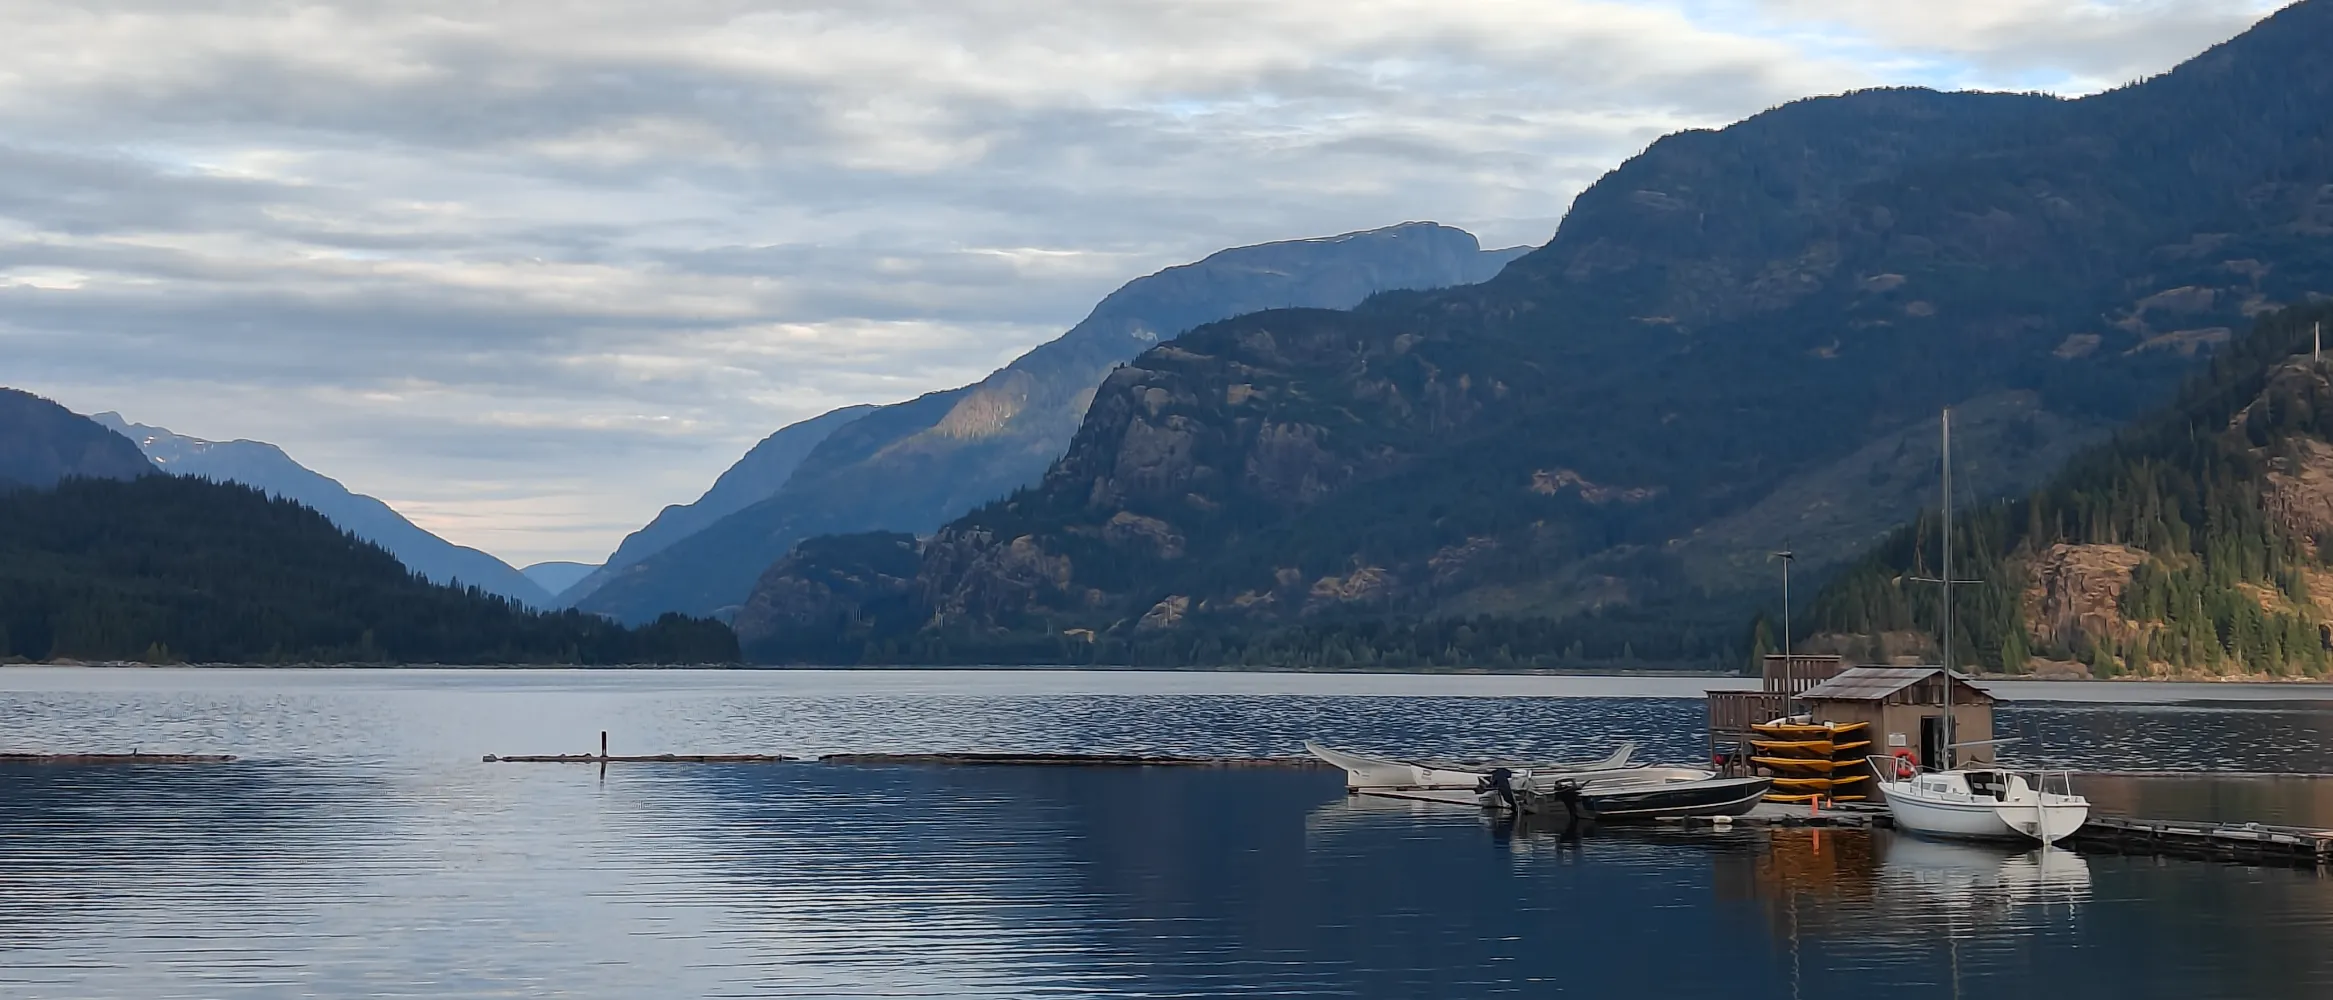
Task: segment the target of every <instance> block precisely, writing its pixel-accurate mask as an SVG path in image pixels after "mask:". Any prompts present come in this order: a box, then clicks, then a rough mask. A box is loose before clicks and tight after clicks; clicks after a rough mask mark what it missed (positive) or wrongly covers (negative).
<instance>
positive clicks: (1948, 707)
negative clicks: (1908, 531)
mask: <svg viewBox="0 0 2333 1000" xmlns="http://www.w3.org/2000/svg"><path fill="white" fill-rule="evenodd" d="M1957 579H1959V578H1958V577H1955V576H1953V575H1952V407H1949V406H1947V407H1945V408H1944V769H1945V770H1947V771H1949V770H1952V744H1953V741H1954V739H1955V734H1954V732H1953V730H1954V729H1955V728H1956V727H1955V726H1954V725H1953V723H1954V721H1956V720H1954V719H1953V717H1952V716H1953V711H1952V586H1953V581H1955V580H1957Z"/></svg>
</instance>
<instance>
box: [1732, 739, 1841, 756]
mask: <svg viewBox="0 0 2333 1000" xmlns="http://www.w3.org/2000/svg"><path fill="white" fill-rule="evenodd" d="M1750 745H1751V746H1753V747H1756V748H1758V750H1759V751H1760V752H1762V753H1770V754H1781V755H1782V756H1785V757H1828V756H1830V755H1831V741H1830V740H1751V741H1750Z"/></svg>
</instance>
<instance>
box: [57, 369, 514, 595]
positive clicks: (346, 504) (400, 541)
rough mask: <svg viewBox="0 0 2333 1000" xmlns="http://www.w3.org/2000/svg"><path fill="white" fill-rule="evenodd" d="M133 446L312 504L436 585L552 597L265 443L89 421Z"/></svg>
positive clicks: (100, 417)
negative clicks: (215, 439) (121, 437)
mask: <svg viewBox="0 0 2333 1000" xmlns="http://www.w3.org/2000/svg"><path fill="white" fill-rule="evenodd" d="M90 419H91V420H94V421H96V422H97V423H98V424H100V425H103V426H104V427H106V428H107V429H109V430H111V431H113V432H114V433H116V434H120V435H122V436H123V437H126V438H129V439H130V441H131V442H132V443H134V444H136V445H137V446H138V450H140V451H142V452H144V453H145V455H146V457H147V458H148V459H150V460H152V461H153V463H154V465H155V466H156V467H158V468H160V469H161V470H162V471H164V472H167V473H170V474H171V475H176V476H195V477H198V478H202V479H212V480H217V481H219V482H228V483H242V484H243V485H245V486H251V487H256V488H257V489H259V490H261V491H263V492H265V493H267V494H268V495H270V496H278V497H283V498H284V499H287V500H291V501H294V502H297V503H301V504H304V505H306V506H308V507H311V508H314V509H315V510H316V512H317V513H320V514H322V515H324V516H325V517H326V518H327V519H329V520H330V521H331V522H332V523H333V524H336V525H339V526H340V527H341V529H342V530H344V531H349V532H353V533H354V534H355V535H356V536H357V537H358V538H362V539H364V540H366V541H368V542H372V543H374V544H377V545H379V546H380V547H382V548H384V549H387V550H389V554H390V555H393V556H396V557H397V559H398V561H399V562H402V563H404V564H405V568H407V569H410V570H412V571H414V572H416V573H419V574H421V575H422V576H424V577H427V578H429V579H430V580H433V581H435V582H438V583H444V584H452V585H458V586H470V587H481V588H484V589H485V590H486V591H487V592H489V593H494V594H500V595H502V596H504V597H508V598H510V599H511V600H514V601H519V602H521V603H523V604H526V605H528V606H530V607H537V608H541V607H549V606H550V604H551V594H550V592H549V591H547V590H544V589H543V588H542V587H541V586H540V585H538V584H536V583H535V582H534V581H532V580H529V579H527V578H526V577H525V576H524V575H522V574H520V573H519V571H518V570H516V569H513V568H511V566H510V564H509V563H506V562H503V561H502V560H500V559H497V558H495V557H494V556H492V555H490V554H488V553H485V552H481V551H479V550H477V549H473V548H470V547H469V546H466V545H455V544H454V543H452V542H449V541H446V540H445V539H443V538H439V537H438V536H436V535H434V534H431V533H430V532H428V531H426V530H424V529H423V528H422V527H421V526H420V525H417V524H414V523H413V522H411V521H408V520H406V519H405V515H403V514H399V513H397V511H396V510H395V509H393V508H391V507H390V506H389V505H388V504H385V503H382V502H381V501H380V500H378V499H376V498H373V497H370V496H366V495H364V494H362V493H357V492H354V491H351V490H350V489H349V488H348V487H346V486H342V485H341V484H340V481H339V480H337V479H333V478H331V477H330V476H326V475H324V474H322V473H320V472H316V471H314V470H312V469H309V468H308V467H307V466H304V465H301V464H300V463H298V462H296V461H293V460H292V457H291V456H290V455H287V454H285V453H284V450H283V449H281V448H278V447H276V446H275V445H272V444H268V443H267V442H265V441H242V440H238V441H206V440H204V439H202V438H198V437H189V436H187V435H184V434H175V433H172V432H171V431H170V430H169V429H168V428H163V427H152V426H148V425H146V424H133V423H130V422H129V421H127V420H125V419H123V418H122V416H121V414H118V413H100V414H97V415H96V416H93V417H91V418H90Z"/></svg>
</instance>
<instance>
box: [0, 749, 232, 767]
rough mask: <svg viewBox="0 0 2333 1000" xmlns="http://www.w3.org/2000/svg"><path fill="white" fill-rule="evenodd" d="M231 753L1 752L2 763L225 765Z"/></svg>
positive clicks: (229, 759)
mask: <svg viewBox="0 0 2333 1000" xmlns="http://www.w3.org/2000/svg"><path fill="white" fill-rule="evenodd" d="M234 759H235V755H234V754H229V753H142V752H132V753H0V764H224V763H227V762H228V761H231V760H234Z"/></svg>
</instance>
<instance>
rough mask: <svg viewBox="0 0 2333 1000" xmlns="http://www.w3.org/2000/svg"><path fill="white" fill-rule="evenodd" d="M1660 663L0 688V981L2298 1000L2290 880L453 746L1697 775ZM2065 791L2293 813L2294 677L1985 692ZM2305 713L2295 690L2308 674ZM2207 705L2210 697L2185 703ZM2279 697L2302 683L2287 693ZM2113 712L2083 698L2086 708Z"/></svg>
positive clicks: (2299, 730) (1217, 793) (1207, 789)
mask: <svg viewBox="0 0 2333 1000" xmlns="http://www.w3.org/2000/svg"><path fill="white" fill-rule="evenodd" d="M1707 684H1708V682H1706V681H1703V680H1699V679H1676V678H1550V677H1527V678H1492V677H1456V678H1452V677H1401V676H1364V677H1339V676H1323V675H1254V674H1178V675H1157V674H1140V673H1110V672H1092V673H1062V672H1035V671H1010V672H1004V671H1000V672H963V671H931V672H917V671H897V672H824V671H821V672H771V673H745V672H738V673H695V672H687V673H684V672H659V671H609V672H571V671H539V672H538V671H345V672H344V671H313V672H310V671H302V672H274V671H193V670H65V669H48V668H26V669H0V750H16V749H22V750H44V751H59V750H107V751H115V750H120V751H126V750H131V749H143V750H147V751H156V750H170V751H190V752H231V753H235V754H239V755H241V756H242V757H243V758H244V759H243V760H241V761H238V762H236V763H233V764H227V765H204V766H192V765H190V766H91V767H71V766H19V767H0V997H10V998H14V997H40V998H51V997H54V998H76V1000H78V998H161V997H606V998H629V997H730V996H785V997H794V996H802V997H807V996H818V997H835V996H945V997H956V996H962V997H1170V996H1223V995H1233V994H1236V995H1242V996H1356V997H1474V996H1508V995H1526V996H1540V995H1580V996H1611V995H1627V996H1640V995H1641V996H1688V997H1690V996H1728V997H1735V996H1738V997H1747V998H1763V997H1813V996H1827V997H1857V996H1874V997H1876V996H1882V995H1885V996H1891V997H1956V996H1980V997H1981V996H2003V995H2064V996H2076V997H2080V996H2106V995H2114V996H2167V997H2169V996H2177V997H2201V996H2210V997H2247V996H2259V997H2314V996H2323V995H2326V994H2327V993H2328V992H2329V991H2333V948H2328V947H2326V946H2327V945H2333V881H2328V880H2327V879H2326V878H2324V877H2323V876H2321V875H2319V874H2317V873H2312V872H2305V871H2288V870H2282V869H2255V868H2246V867H2242V866H2235V865H2224V864H2209V863H2194V862H2182V861H2165V860H2157V859H2131V858H2115V857H2104V856H2090V857H2081V856H2075V855H2072V854H2067V853H2063V852H2050V853H2048V854H2042V853H2038V852H2033V853H2019V852H2011V851H2004V850H1987V849H1977V848H1968V847H1954V846H1947V845H1940V844H1933V843H1925V842H1919V841H1913V840H1908V839H1900V838H1893V837H1890V836H1887V835H1885V834H1860V833H1850V832H1844V831H1805V830H1796V831H1792V830H1776V831H1770V832H1769V831H1747V830H1745V831H1741V832H1737V833H1729V834H1710V833H1686V832H1683V831H1660V830H1643V831H1604V832H1598V833H1595V834H1591V835H1590V836H1588V837H1585V838H1579V839H1576V840H1567V839H1565V838H1564V837H1563V836H1561V835H1560V833H1559V832H1557V831H1554V830H1542V829H1533V828H1530V827H1522V828H1517V827H1515V826H1513V825H1512V824H1502V823H1498V822H1494V821H1492V820H1489V819H1486V818H1485V817H1483V816H1481V815H1479V814H1477V813H1474V812H1472V811H1468V810H1456V809H1445V808H1438V807H1428V806H1418V807H1415V808H1413V807H1411V806H1409V805H1406V804H1396V803H1382V802H1376V801H1374V800H1366V799H1348V798H1347V797H1346V796H1345V795H1344V794H1343V792H1342V789H1341V786H1340V782H1339V780H1338V776H1337V775H1336V774H1335V773H1334V772H1323V771H1312V770H1298V769H1285V768H1260V769H1222V770H1216V769H1141V770H1137V769H1101V768H1095V769H1084V768H1009V767H988V768H946V767H907V766H897V767H865V766H836V765H818V764H769V765H723V766H715V765H629V766H625V765H618V766H613V767H609V768H607V769H606V771H605V774H604V775H603V774H602V773H601V771H600V769H599V768H596V767H588V766H573V765H548V764H486V763H481V762H480V759H479V758H480V756H481V755H483V754H488V753H495V754H510V753H555V752H582V751H586V750H589V749H593V748H594V747H595V744H596V741H597V734H598V733H599V732H600V731H601V730H608V731H610V732H611V734H612V739H613V741H614V749H615V750H616V752H618V753H656V752H666V751H675V752H686V751H704V752H745V751H758V752H777V753H789V754H797V755H805V756H807V755H815V754H819V753H830V752H841V751H940V750H1028V751H1141V752H1188V753H1208V754H1288V753H1295V752H1297V751H1298V750H1299V749H1300V746H1299V745H1300V743H1301V741H1302V740H1303V739H1305V738H1307V737H1314V738H1319V739H1322V740H1325V741H1328V742H1331V743H1339V744H1345V745H1351V746H1356V747H1377V748H1386V749H1399V750H1405V751H1414V752H1419V753H1513V754H1530V755H1553V756H1587V755H1591V754H1600V753H1601V752H1602V751H1604V750H1606V749H1608V748H1609V744H1610V743H1611V742H1612V741H1614V740H1616V739H1619V738H1624V737H1626V738H1635V739H1638V740H1639V741H1640V742H1642V743H1644V744H1645V745H1646V747H1647V753H1648V754H1649V755H1652V756H1658V757H1663V758H1669V759H1685V760H1690V759H1694V758H1696V757H1698V756H1699V755H1700V754H1701V752H1702V742H1701V739H1702V738H1701V735H1700V726H1701V723H1702V718H1701V716H1702V709H1701V703H1700V701H1699V699H1698V694H1699V691H1700V690H1701V689H1702V688H1703V687H1704V686H1706V685H1707ZM2004 691H2005V693H2007V694H2009V695H2011V696H2012V697H2016V698H2019V699H2020V701H2019V703H2017V704H2015V705H2013V706H2005V707H2004V708H2003V710H2002V712H2001V714H2000V728H2001V729H2002V730H2003V731H2004V735H2008V734H2011V733H2015V734H2021V735H2024V736H2026V737H2027V738H2028V740H2029V742H2027V743H2023V744H2018V745H2017V746H2018V747H2019V749H2020V752H2021V753H2022V754H2024V755H2025V756H2028V757H2030V758H2034V759H2047V760H2050V761H2052V762H2053V763H2068V764H2072V765H2075V766H2079V767H2083V768H2087V769H2091V770H2112V771H2148V772H2155V771H2182V772H2193V773H2188V774H2180V775H2108V776H2091V777H2087V778H2085V779H2082V781H2081V787H2082V788H2083V790H2084V791H2085V792H2087V793H2088V794H2089V795H2090V796H2091V797H2092V799H2093V801H2094V802H2096V803H2098V804H2099V806H2100V808H2101V809H2102V810H2108V811H2124V812H2133V813H2138V814H2143V815H2149V816H2192V817H2198V818H2212V817H2222V818H2237V819H2254V820H2261V821H2275V822H2290V823H2308V824H2329V825H2333V779H2317V778H2306V777H2282V778H2269V777H2252V776H2241V775H2238V774H2235V773H2232V772H2264V771H2307V772H2333V749H2328V748H2329V747H2333V739H2329V737H2333V702H2325V701H2320V700H2315V699H2316V698H2319V697H2323V696H2320V695H2318V694H2317V693H2316V689H2293V688H2249V687H2247V688H2237V687H2184V686H2149V687H2145V688H2139V687H2127V686H2113V685H2049V686H2034V685H2026V686H2014V687H2010V688H2005V689H2004ZM2327 695H2333V692H2327ZM2206 699H2208V700H2206ZM2303 699H2308V700H2303ZM2110 701H2111V702H2113V703H2106V702H2110Z"/></svg>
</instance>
